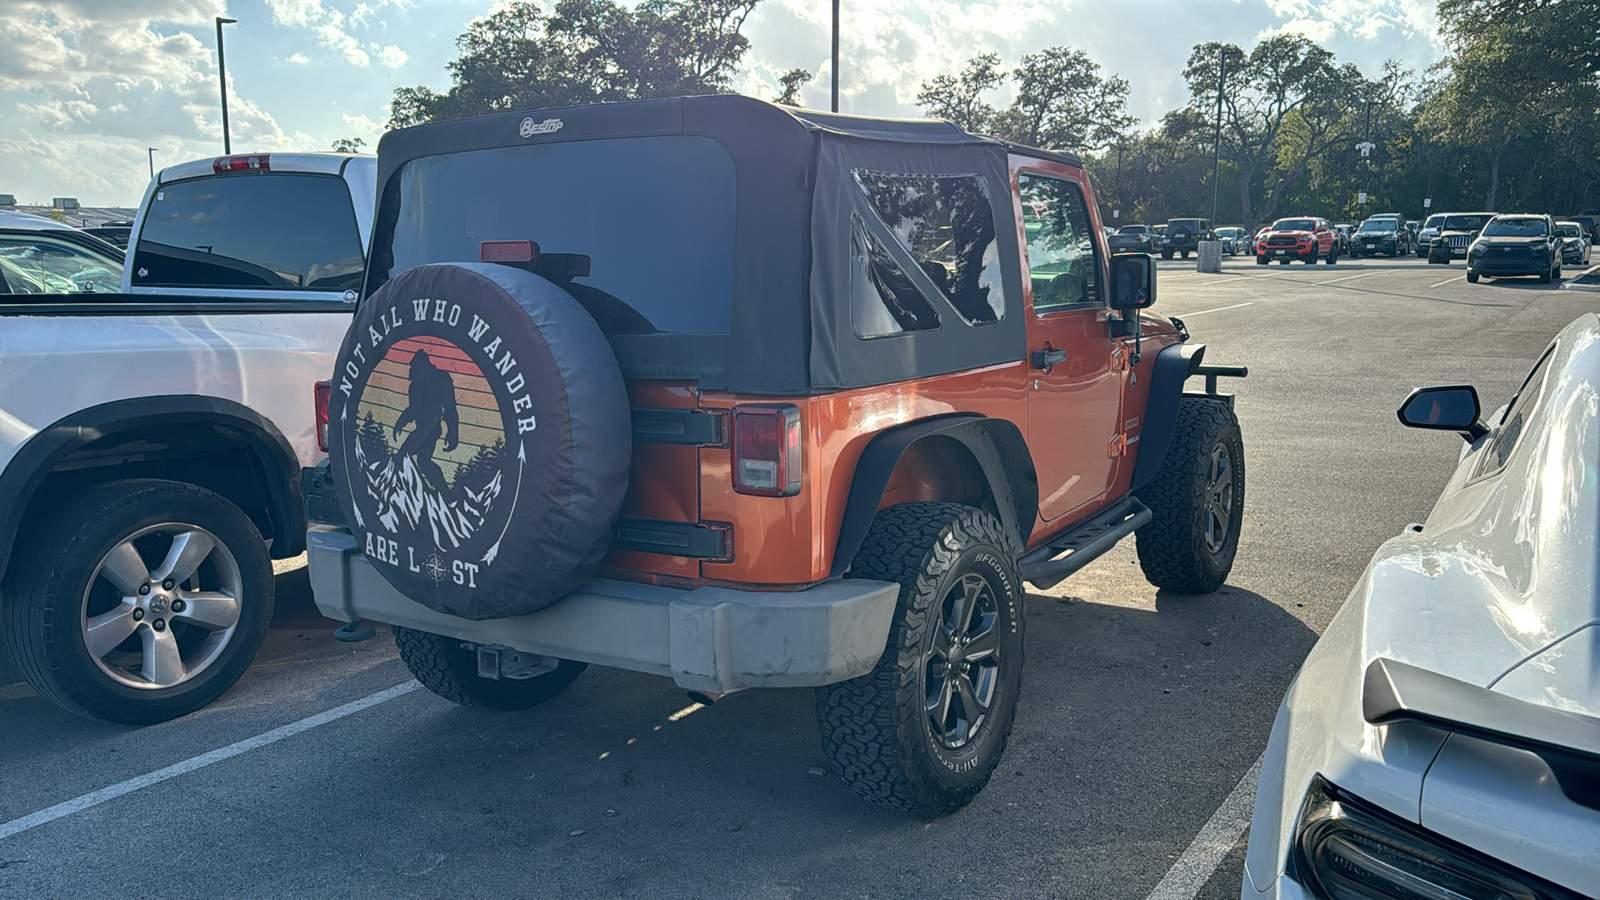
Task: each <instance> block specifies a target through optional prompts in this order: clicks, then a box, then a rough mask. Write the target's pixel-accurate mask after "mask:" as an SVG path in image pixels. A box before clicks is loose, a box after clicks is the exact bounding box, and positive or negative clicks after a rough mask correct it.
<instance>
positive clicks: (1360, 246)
mask: <svg viewBox="0 0 1600 900" xmlns="http://www.w3.org/2000/svg"><path fill="white" fill-rule="evenodd" d="M1380 253H1381V254H1383V255H1384V256H1408V255H1410V253H1411V232H1409V231H1407V230H1406V228H1405V223H1404V222H1403V221H1401V219H1400V218H1399V217H1398V216H1394V217H1390V216H1374V217H1372V218H1370V219H1367V220H1366V221H1365V222H1362V223H1361V227H1360V228H1357V229H1356V233H1355V235H1354V237H1353V238H1352V240H1351V244H1350V255H1351V256H1352V257H1355V258H1360V257H1363V256H1377V255H1379V254H1380Z"/></svg>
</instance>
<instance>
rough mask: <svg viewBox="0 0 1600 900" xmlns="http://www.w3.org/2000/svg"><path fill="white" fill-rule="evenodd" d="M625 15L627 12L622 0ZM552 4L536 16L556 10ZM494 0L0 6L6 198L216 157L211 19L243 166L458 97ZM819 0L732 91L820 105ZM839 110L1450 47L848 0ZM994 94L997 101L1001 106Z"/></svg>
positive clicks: (766, 17) (1423, 22) (11, 2)
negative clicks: (993, 87)
mask: <svg viewBox="0 0 1600 900" xmlns="http://www.w3.org/2000/svg"><path fill="white" fill-rule="evenodd" d="M624 2H629V0H624ZM548 5H549V4H548V3H547V4H546V8H547V9H548ZM496 6H497V0H0V194H3V193H9V194H15V195H16V196H17V201H18V202H19V203H23V204H32V203H42V204H48V203H49V201H50V198H52V197H76V198H78V199H79V201H80V202H81V203H82V204H83V205H84V206H134V205H137V204H138V202H139V198H140V197H141V196H142V194H143V191H144V187H145V185H146V183H147V182H148V180H149V175H150V172H149V168H148V165H149V163H148V159H149V157H148V155H147V149H148V148H151V147H154V148H155V154H154V158H155V165H156V167H157V168H160V167H162V166H165V165H172V164H174V163H178V162H183V161H186V160H191V159H201V158H206V157H211V156H216V155H220V154H221V153H222V125H221V114H220V110H219V105H220V104H219V88H218V80H217V58H216V30H215V25H214V17H216V16H219V15H222V16H227V17H230V18H234V19H237V20H239V21H238V24H235V25H228V26H225V40H226V46H225V51H226V59H227V71H228V117H229V122H230V134H231V137H232V142H233V149H234V152H236V153H239V152H254V151H273V150H278V151H288V150H326V149H328V148H329V147H330V146H331V145H332V143H333V141H334V140H336V139H338V138H349V137H360V138H362V139H363V140H365V141H366V143H367V147H368V148H371V147H374V146H375V145H376V144H377V138H378V136H379V135H381V134H382V132H383V122H384V121H385V120H386V119H387V118H388V108H389V99H390V97H391V95H392V93H393V91H394V89H395V88H396V87H398V86H403V85H416V84H425V85H427V86H429V87H432V88H434V89H436V90H442V89H444V88H447V87H448V86H449V77H448V74H447V73H446V71H445V68H444V65H445V63H446V62H448V61H450V60H451V59H453V58H455V55H456V52H455V38H456V36H457V35H459V34H460V33H461V32H462V31H464V30H465V29H466V26H467V24H468V23H469V22H471V21H472V20H473V19H475V18H478V17H480V16H483V15H485V14H487V13H488V12H490V11H491V10H492V9H494V8H496ZM829 16H830V4H829V2H828V0H762V3H761V5H760V6H759V7H757V8H756V11H755V13H754V14H752V15H751V17H750V19H749V21H748V22H747V23H746V26H745V34H746V35H747V36H748V37H749V38H750V42H751V48H750V52H749V53H748V54H747V55H746V57H745V60H744V66H743V70H742V72H741V74H740V76H739V78H738V80H737V81H736V84H735V86H736V88H737V89H739V90H740V91H742V92H744V93H748V94H752V95H755V96H759V97H765V98H768V99H770V98H771V97H773V96H776V94H777V93H778V90H777V81H778V75H779V74H780V73H782V72H784V71H787V70H789V69H791V68H795V67H800V68H804V69H809V70H810V71H812V72H814V73H816V75H817V78H816V79H815V80H814V81H812V82H811V84H809V85H808V86H807V87H806V89H805V90H804V93H803V98H804V100H805V103H806V105H808V106H813V107H817V108H826V107H827V103H828V88H829V84H828V80H829V77H830V76H829V63H828V49H829ZM842 20H843V25H842V41H841V57H842V60H843V61H842V63H841V65H840V74H841V76H842V89H841V92H842V96H841V99H840V108H841V110H842V111H844V112H852V113H858V114H862V115H889V116H915V115H918V114H919V110H918V109H917V107H916V104H915V97H916V93H917V88H918V86H919V85H920V84H921V83H922V82H923V81H924V80H927V79H929V78H932V77H933V76H935V75H939V74H942V73H946V72H954V71H957V70H959V69H960V68H961V66H962V65H963V63H964V62H965V61H966V60H967V59H969V58H971V57H972V56H974V55H976V54H978V53H983V52H986V51H991V50H992V51H996V52H998V53H1000V54H1001V56H1002V57H1003V60H1004V62H1005V63H1006V64H1007V65H1014V64H1015V63H1016V61H1017V60H1018V59H1019V58H1020V57H1021V56H1022V55H1024V54H1026V53H1031V52H1035V51H1037V50H1040V49H1043V48H1045V47H1050V46H1057V45H1062V44H1065V45H1069V46H1073V47H1079V48H1082V49H1084V50H1086V51H1088V53H1089V54H1090V56H1092V57H1093V58H1094V59H1096V60H1097V61H1098V62H1099V63H1100V64H1101V66H1102V67H1103V68H1104V70H1105V71H1106V72H1109V73H1114V74H1117V75H1121V76H1122V77H1124V78H1126V79H1128V81H1129V82H1130V84H1131V86H1132V91H1131V94H1130V97H1129V102H1130V106H1131V107H1132V111H1133V113H1134V115H1136V116H1138V117H1139V118H1140V119H1141V127H1149V126H1151V125H1153V124H1154V123H1155V122H1156V121H1158V120H1159V119H1160V117H1161V115H1162V114H1163V113H1164V112H1166V111H1167V110H1169V109H1172V108H1174V107H1177V106H1181V105H1182V104H1183V103H1184V102H1185V100H1186V99H1187V90H1186V88H1185V86H1184V83H1183V79H1182V77H1181V74H1180V73H1181V72H1182V69H1183V67H1184V63H1185V61H1186V60H1187V58H1188V56H1189V51H1190V49H1191V48H1192V47H1193V45H1195V44H1197V43H1201V42H1204V41H1211V40H1222V41H1230V42H1233V43H1237V44H1239V45H1241V46H1244V47H1246V48H1248V47H1250V46H1252V45H1253V44H1254V43H1255V41H1257V40H1258V39H1260V38H1262V37H1266V36H1270V35H1272V34H1276V33H1279V32H1284V31H1292V32H1299V33H1303V34H1305V35H1307V36H1309V37H1311V38H1313V39H1315V40H1317V41H1318V42H1320V43H1322V44H1323V45H1324V46H1326V47H1328V48H1329V49H1331V50H1333V51H1334V52H1335V54H1337V56H1338V58H1339V60H1340V61H1343V62H1354V63H1356V64H1357V65H1358V66H1360V67H1361V68H1362V70H1363V71H1364V72H1366V73H1367V74H1368V75H1376V74H1377V72H1378V70H1379V67H1380V66H1381V65H1382V64H1383V62H1384V61H1385V60H1388V59H1396V60H1399V61H1400V62H1401V63H1403V64H1404V65H1406V66H1408V67H1410V68H1413V69H1421V68H1423V67H1426V66H1427V65H1429V64H1430V63H1432V62H1434V61H1436V60H1437V59H1438V58H1439V57H1440V55H1441V53H1442V50H1441V48H1440V46H1439V44H1438V40H1437V37H1436V36H1435V21H1436V20H1435V15H1434V4H1433V3H1432V2H1429V0H978V2H962V0H843V14H842ZM1007 99H1008V98H1007V97H1006V96H1005V95H1004V93H997V94H996V95H995V97H994V100H995V101H996V102H997V103H1004V102H1006V101H1007Z"/></svg>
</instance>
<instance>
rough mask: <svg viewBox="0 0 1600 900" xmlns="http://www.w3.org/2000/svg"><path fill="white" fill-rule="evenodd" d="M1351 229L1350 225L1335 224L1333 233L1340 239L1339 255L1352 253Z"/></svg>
mask: <svg viewBox="0 0 1600 900" xmlns="http://www.w3.org/2000/svg"><path fill="white" fill-rule="evenodd" d="M1350 231H1351V228H1350V226H1349V225H1335V226H1333V233H1334V235H1335V236H1336V237H1337V238H1338V241H1339V255H1340V256H1349V255H1350Z"/></svg>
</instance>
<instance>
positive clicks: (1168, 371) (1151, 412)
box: [1128, 343, 1206, 491]
mask: <svg viewBox="0 0 1600 900" xmlns="http://www.w3.org/2000/svg"><path fill="white" fill-rule="evenodd" d="M1205 355H1206V345H1205V344H1188V343H1183V344H1169V345H1167V346H1166V347H1163V348H1161V352H1160V353H1158V354H1156V364H1155V367H1154V370H1153V371H1152V372H1151V375H1150V393H1149V395H1148V396H1149V398H1150V399H1149V400H1148V401H1147V402H1146V403H1145V408H1144V427H1143V428H1142V429H1141V430H1140V431H1139V451H1138V453H1137V455H1135V457H1134V462H1133V484H1132V485H1130V486H1129V488H1128V490H1130V491H1137V490H1138V489H1139V488H1141V487H1144V486H1145V484H1146V483H1148V482H1149V481H1150V479H1151V478H1154V477H1155V474H1156V472H1157V470H1159V469H1160V468H1161V463H1162V461H1163V460H1165V459H1166V458H1167V448H1168V447H1169V446H1171V445H1172V432H1173V429H1175V428H1176V427H1177V425H1178V406H1179V404H1180V403H1181V402H1182V401H1183V383H1184V382H1185V381H1188V380H1189V376H1190V375H1193V374H1195V372H1196V371H1198V370H1199V368H1200V362H1201V360H1203V359H1205Z"/></svg>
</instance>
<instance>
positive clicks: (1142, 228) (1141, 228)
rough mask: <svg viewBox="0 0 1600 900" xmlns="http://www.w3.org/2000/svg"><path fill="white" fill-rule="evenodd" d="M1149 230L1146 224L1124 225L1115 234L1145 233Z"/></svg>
mask: <svg viewBox="0 0 1600 900" xmlns="http://www.w3.org/2000/svg"><path fill="white" fill-rule="evenodd" d="M1149 231H1150V227H1149V226H1148V225H1124V226H1122V230H1121V231H1118V232H1117V234H1147V233H1149Z"/></svg>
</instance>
